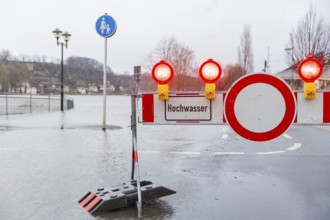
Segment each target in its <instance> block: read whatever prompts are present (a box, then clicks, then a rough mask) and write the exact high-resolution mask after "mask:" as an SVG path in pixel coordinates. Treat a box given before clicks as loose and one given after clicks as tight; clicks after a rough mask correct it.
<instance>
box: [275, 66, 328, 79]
mask: <svg viewBox="0 0 330 220" xmlns="http://www.w3.org/2000/svg"><path fill="white" fill-rule="evenodd" d="M297 69H298V67H297V66H293V67H289V68H287V69H285V70H282V71H281V72H278V73H276V76H278V77H280V78H282V79H291V74H292V73H293V79H300V77H299V75H298V72H297ZM320 79H323V80H330V64H326V65H324V66H323V71H322V75H321V76H320Z"/></svg>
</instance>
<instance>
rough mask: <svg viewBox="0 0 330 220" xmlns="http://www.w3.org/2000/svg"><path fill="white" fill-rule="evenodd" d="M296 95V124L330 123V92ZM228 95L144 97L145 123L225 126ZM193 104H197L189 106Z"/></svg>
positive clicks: (194, 94)
mask: <svg viewBox="0 0 330 220" xmlns="http://www.w3.org/2000/svg"><path fill="white" fill-rule="evenodd" d="M294 94H295V97H296V101H297V105H296V108H297V109H296V117H295V120H294V124H328V123H329V124H330V91H324V92H322V91H320V92H318V93H317V97H316V98H315V99H305V98H304V94H303V92H295V93H294ZM225 96H226V94H225V93H217V96H216V99H214V100H212V101H210V100H207V99H205V97H204V94H203V93H175V94H170V98H169V100H168V101H162V100H158V98H157V94H142V123H143V124H149V125H150V124H151V125H152V124H168V125H173V124H218V125H222V124H226V121H225V117H224V104H223V103H224V99H225ZM182 101H183V102H182ZM190 101H193V102H196V103H197V104H196V105H195V104H194V103H193V104H192V105H190ZM180 104H181V106H180ZM247 104H248V102H247ZM209 106H210V107H209ZM188 107H189V108H188ZM166 108H167V110H166ZM187 108H188V109H187ZM171 109H172V111H171ZM209 110H211V111H210V112H209ZM169 111H170V112H169ZM209 115H211V117H209ZM185 117H186V118H185Z"/></svg>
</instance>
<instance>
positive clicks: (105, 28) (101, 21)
mask: <svg viewBox="0 0 330 220" xmlns="http://www.w3.org/2000/svg"><path fill="white" fill-rule="evenodd" d="M95 29H96V32H97V33H98V34H99V35H100V36H101V37H105V38H108V37H111V36H112V35H114V34H115V32H116V30H117V24H116V21H115V20H114V19H113V18H112V17H111V16H109V15H108V14H105V15H102V16H101V17H99V18H98V19H97V21H96V24H95Z"/></svg>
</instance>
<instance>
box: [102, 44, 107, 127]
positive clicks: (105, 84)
mask: <svg viewBox="0 0 330 220" xmlns="http://www.w3.org/2000/svg"><path fill="white" fill-rule="evenodd" d="M106 106H107V38H104V66H103V126H102V129H103V130H106V129H107V127H106V110H107V107H106Z"/></svg>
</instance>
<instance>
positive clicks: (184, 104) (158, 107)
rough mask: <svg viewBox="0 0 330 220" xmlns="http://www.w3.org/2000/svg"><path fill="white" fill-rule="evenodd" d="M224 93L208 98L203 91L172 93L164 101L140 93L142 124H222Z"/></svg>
mask: <svg viewBox="0 0 330 220" xmlns="http://www.w3.org/2000/svg"><path fill="white" fill-rule="evenodd" d="M223 100H224V94H223V93H220V94H217V96H216V98H215V99H213V100H209V99H206V98H205V95H204V94H203V93H172V94H170V95H169V99H168V100H166V101H163V100H159V99H158V98H157V94H142V122H143V123H144V124H224V115H223Z"/></svg>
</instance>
